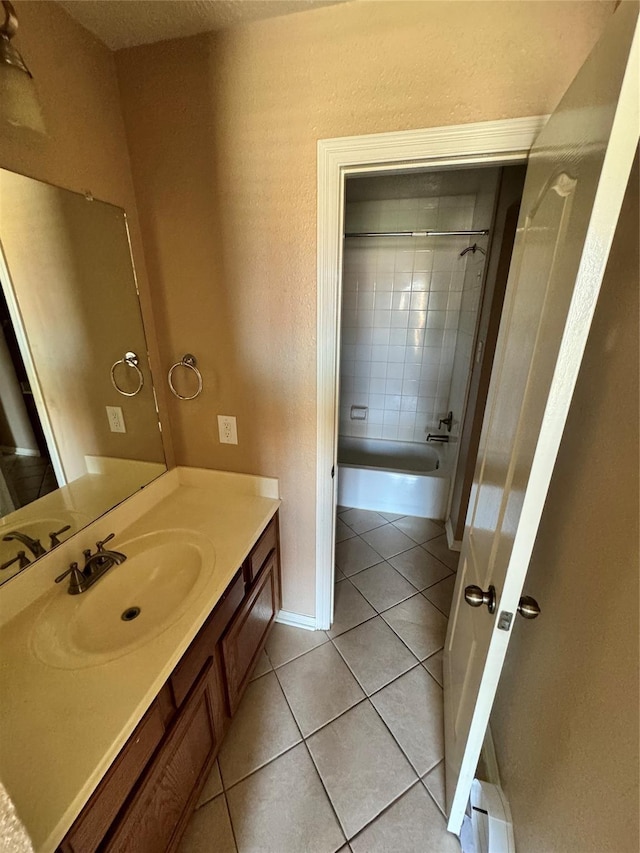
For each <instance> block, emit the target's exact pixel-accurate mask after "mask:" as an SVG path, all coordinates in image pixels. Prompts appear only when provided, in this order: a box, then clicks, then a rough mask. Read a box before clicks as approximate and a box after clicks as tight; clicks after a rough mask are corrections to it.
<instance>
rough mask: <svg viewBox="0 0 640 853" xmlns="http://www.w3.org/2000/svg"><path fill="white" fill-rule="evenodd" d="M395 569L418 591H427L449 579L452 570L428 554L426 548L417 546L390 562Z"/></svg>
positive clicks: (392, 558)
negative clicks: (433, 585) (427, 588)
mask: <svg viewBox="0 0 640 853" xmlns="http://www.w3.org/2000/svg"><path fill="white" fill-rule="evenodd" d="M389 562H390V563H391V565H392V566H393V567H394V569H397V570H398V571H399V572H400V574H401V575H402V576H403V577H405V578H406V579H407V580H408V581H410V583H412V584H413V585H414V586H415V588H416V589H420V590H422V589H426V587H428V586H431V585H432V584H434V583H437V582H438V581H440V580H442V579H443V578H446V577H448V576H449V575H450V574H451V570H450V569H449V568H447V566H445V565H443V564H442V563H441V562H440V560H437V559H436V558H435V557H434V556H433V555H432V554H427V552H426V551H425V550H424V548H421V547H420V546H419V545H416V546H415V547H414V548H411V550H409V551H404V552H403V553H402V554H398V555H397V556H395V557H391V559H390V560H389Z"/></svg>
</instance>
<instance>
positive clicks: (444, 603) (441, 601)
mask: <svg viewBox="0 0 640 853" xmlns="http://www.w3.org/2000/svg"><path fill="white" fill-rule="evenodd" d="M455 583H456V576H455V575H449V577H448V578H445V579H444V580H442V581H439V582H438V583H436V584H434V585H433V586H430V587H429V588H428V589H425V590H424V591H423V593H422V594H423V595H426V597H427V598H428V599H429V601H430V602H431V603H432V604H435V606H436V607H437V608H438V610H440V611H442V613H444V615H445V616H446V617H447V619H448V618H449V611H450V610H451V599H452V598H453V588H454V586H455Z"/></svg>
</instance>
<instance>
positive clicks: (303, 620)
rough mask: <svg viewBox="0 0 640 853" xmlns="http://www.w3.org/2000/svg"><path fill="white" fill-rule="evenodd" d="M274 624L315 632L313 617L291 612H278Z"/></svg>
mask: <svg viewBox="0 0 640 853" xmlns="http://www.w3.org/2000/svg"><path fill="white" fill-rule="evenodd" d="M276 622H280V624H281V625H291V626H292V627H293V628H305V629H306V630H307V631H316V630H317V628H316V620H315V617H313V616H305V615H304V614H302V613H293V612H292V611H291V610H280V611H279V613H278V615H277V616H276Z"/></svg>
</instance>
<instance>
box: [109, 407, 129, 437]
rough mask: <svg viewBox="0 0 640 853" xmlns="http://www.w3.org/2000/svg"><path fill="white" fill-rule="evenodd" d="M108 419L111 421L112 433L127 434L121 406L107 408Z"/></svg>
mask: <svg viewBox="0 0 640 853" xmlns="http://www.w3.org/2000/svg"><path fill="white" fill-rule="evenodd" d="M107 418H108V420H109V429H110V430H111V432H126V431H127V428H126V426H125V425H124V415H123V414H122V409H121V408H120V406H107Z"/></svg>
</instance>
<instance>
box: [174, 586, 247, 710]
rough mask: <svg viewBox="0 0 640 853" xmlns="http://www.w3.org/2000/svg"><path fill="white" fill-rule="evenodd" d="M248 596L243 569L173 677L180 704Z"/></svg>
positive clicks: (178, 703)
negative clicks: (244, 598) (245, 592)
mask: <svg viewBox="0 0 640 853" xmlns="http://www.w3.org/2000/svg"><path fill="white" fill-rule="evenodd" d="M243 597H244V584H243V580H242V571H241V570H239V571H238V572H237V574H236V576H235V577H234V579H233V580H232V581H231V583H230V584H229V586H228V587H227V589H226V591H225V593H224V595H223V596H222V598H221V599H220V601H219V602H218V603H217V604H216V606H215V609H214V611H213V613H212V614H211V616H209V618H208V619H207V621H206V622H205V624H204V625H203V627H202V628H201V629H200V631H199V633H198V635H197V636H196V638H195V640H194V641H193V642H192V643H191V645H190V646H189V648H188V649H187V651H186V652H185V653H184V655H183V657H182V659H181V661H180V663H179V664H178V665H177V666H176V668H175V669H174V671H173V673H172V674H171V676H170V677H169V683H170V684H171V691H172V693H173V699H174V702H175V703H176V707H178V708H179V707H180V705H182V703H183V702H184V700H185V698H186V696H187V694H188V693H189V690H191V688H192V686H193V683H194V682H195V680H196V678H197V677H198V675H199V674H200V671H201V670H202V667H203V666H204V665H205V663H206V662H207V660H208V658H210V657H212V656H213V654H214V650H215V646H216V643H217V642H218V640H219V639H220V637H221V636H222V634H223V632H224V630H225V628H226V627H227V625H228V624H229V622H231V619H232V618H233V614H234V613H235V612H236V610H237V609H238V607H239V606H240V604H241V603H242V599H243Z"/></svg>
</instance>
